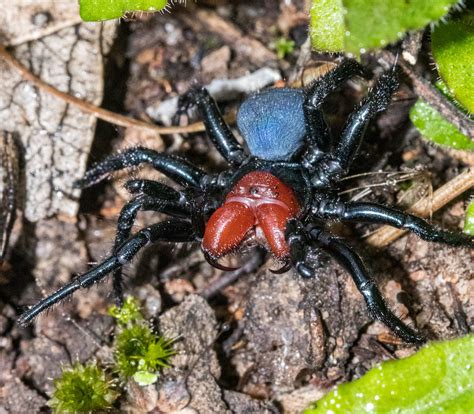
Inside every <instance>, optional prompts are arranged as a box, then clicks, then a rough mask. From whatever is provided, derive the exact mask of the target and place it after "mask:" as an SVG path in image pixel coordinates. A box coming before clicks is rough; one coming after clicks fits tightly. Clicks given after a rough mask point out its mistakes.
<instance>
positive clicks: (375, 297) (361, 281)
mask: <svg viewBox="0 0 474 414" xmlns="http://www.w3.org/2000/svg"><path fill="white" fill-rule="evenodd" d="M309 237H310V238H311V239H312V240H313V241H314V242H316V244H317V245H319V246H320V247H322V248H323V249H324V250H326V251H327V252H328V253H330V254H331V255H332V256H333V257H335V258H336V260H337V261H338V262H339V263H340V264H341V265H342V266H343V267H344V268H345V269H346V270H347V271H348V272H349V274H350V275H351V276H352V279H353V280H354V283H355V284H356V286H357V288H358V289H359V291H360V293H361V294H362V296H363V297H364V299H365V301H366V303H367V307H368V309H369V311H370V313H371V314H372V316H373V317H374V318H375V319H378V320H380V321H381V322H383V323H384V324H385V325H386V326H387V327H388V328H389V329H390V330H391V331H392V332H394V333H395V334H397V335H398V336H399V337H400V338H402V339H403V340H404V341H405V342H409V343H415V344H421V343H423V342H425V339H424V338H423V337H422V336H421V335H420V334H418V333H417V332H415V331H414V330H413V329H411V328H410V327H408V326H407V325H405V324H404V323H403V322H402V321H401V320H400V319H398V318H397V317H396V316H395V315H394V314H393V313H392V312H391V311H390V309H389V308H388V307H387V305H386V304H385V301H384V299H383V297H382V294H381V293H380V291H379V290H378V289H377V287H376V286H375V284H374V282H373V281H372V280H371V278H370V277H369V275H368V272H367V270H366V268H365V265H364V263H363V261H362V259H361V258H360V256H359V255H358V254H357V253H355V252H354V251H353V250H352V248H351V247H349V246H348V245H347V244H346V243H344V242H343V241H341V240H340V239H338V238H336V237H334V236H332V235H331V234H329V233H326V232H324V231H322V230H320V229H317V228H314V229H312V230H310V232H309Z"/></svg>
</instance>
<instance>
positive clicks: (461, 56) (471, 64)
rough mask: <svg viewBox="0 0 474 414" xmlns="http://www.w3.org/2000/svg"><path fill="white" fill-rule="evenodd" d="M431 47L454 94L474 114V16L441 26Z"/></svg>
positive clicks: (469, 15) (444, 78)
mask: <svg viewBox="0 0 474 414" xmlns="http://www.w3.org/2000/svg"><path fill="white" fill-rule="evenodd" d="M431 47H432V51H433V57H434V58H435V60H436V64H437V65H438V71H439V74H440V75H441V77H442V78H443V80H444V81H445V83H446V84H447V86H448V88H449V91H450V94H451V95H453V96H454V98H455V99H456V100H457V101H458V102H459V103H461V104H462V105H463V106H464V107H465V108H466V109H467V110H468V111H469V112H471V113H472V112H474V58H473V57H474V14H473V13H470V14H467V15H465V16H463V18H462V19H459V20H451V21H449V22H448V23H447V24H440V25H439V26H437V27H436V29H435V30H434V31H433V33H432V34H431Z"/></svg>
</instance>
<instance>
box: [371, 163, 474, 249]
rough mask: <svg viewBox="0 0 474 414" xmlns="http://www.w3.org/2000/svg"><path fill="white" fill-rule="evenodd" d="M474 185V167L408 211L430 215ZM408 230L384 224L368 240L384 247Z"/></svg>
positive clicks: (424, 215) (419, 214) (418, 214)
mask: <svg viewBox="0 0 474 414" xmlns="http://www.w3.org/2000/svg"><path fill="white" fill-rule="evenodd" d="M473 187H474V168H469V169H467V170H466V171H464V172H462V173H461V174H459V175H458V176H456V177H455V178H453V179H452V180H451V181H448V182H447V183H446V184H444V185H443V186H441V187H440V188H438V189H437V190H436V191H435V192H434V193H433V195H432V197H425V198H422V199H421V200H419V201H417V202H416V203H415V204H414V205H413V206H411V207H410V208H409V209H408V210H407V211H408V212H409V213H413V214H415V215H417V216H419V217H424V218H425V217H429V215H430V214H431V213H433V212H435V211H437V210H439V209H440V208H442V207H444V206H445V205H446V204H448V203H449V202H450V201H452V200H454V199H455V198H456V197H458V196H459V195H461V194H462V193H464V192H465V191H467V190H469V189H471V188H473ZM405 233H406V230H400V229H395V228H393V227H390V226H382V227H381V228H379V229H378V230H377V231H375V232H374V233H372V234H371V235H370V236H369V237H368V238H367V241H368V242H369V243H370V244H372V245H374V246H376V247H384V246H387V245H389V244H390V243H392V242H394V241H395V240H397V239H398V238H399V237H401V236H403V235H404V234H405Z"/></svg>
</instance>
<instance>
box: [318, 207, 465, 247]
mask: <svg viewBox="0 0 474 414" xmlns="http://www.w3.org/2000/svg"><path fill="white" fill-rule="evenodd" d="M323 214H325V215H326V217H328V218H339V219H341V220H344V221H355V222H364V223H376V224H388V225H389V226H393V227H396V228H398V229H404V230H408V231H411V232H413V233H415V234H416V235H417V236H418V237H420V238H422V239H423V240H427V241H432V242H438V243H446V244H450V245H453V246H470V247H474V238H473V237H472V236H470V235H467V234H464V233H460V232H451V231H446V230H441V229H438V228H436V227H434V226H433V225H431V224H430V223H428V222H427V221H425V220H423V219H421V218H420V217H416V216H414V215H412V214H408V213H405V212H403V211H400V210H397V209H395V208H391V207H385V206H382V205H379V204H376V203H337V204H332V205H331V204H327V205H326V206H325V207H324V210H323Z"/></svg>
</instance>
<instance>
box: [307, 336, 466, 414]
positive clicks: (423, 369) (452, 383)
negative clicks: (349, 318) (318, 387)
mask: <svg viewBox="0 0 474 414" xmlns="http://www.w3.org/2000/svg"><path fill="white" fill-rule="evenodd" d="M472 407H474V335H470V336H466V337H464V338H460V339H456V340H453V341H446V342H434V343H431V344H429V345H427V346H426V347H424V348H423V349H422V350H421V351H419V352H418V353H417V354H415V355H413V356H411V357H409V358H406V359H403V360H400V361H389V362H384V363H383V364H381V365H380V366H378V367H376V368H374V369H372V370H371V371H369V372H368V373H367V374H366V375H364V376H363V377H362V378H360V379H359V380H357V381H354V382H352V383H347V384H342V385H341V386H339V387H338V388H337V389H336V390H334V391H331V392H330V393H329V394H327V395H326V396H325V397H323V398H322V399H321V400H320V401H318V402H317V405H316V407H313V408H309V409H307V410H306V411H305V414H322V413H324V414H327V413H331V414H340V413H373V414H377V413H384V414H396V413H403V414H431V413H435V412H436V413H452V414H456V413H459V414H461V413H468V412H472Z"/></svg>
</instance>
